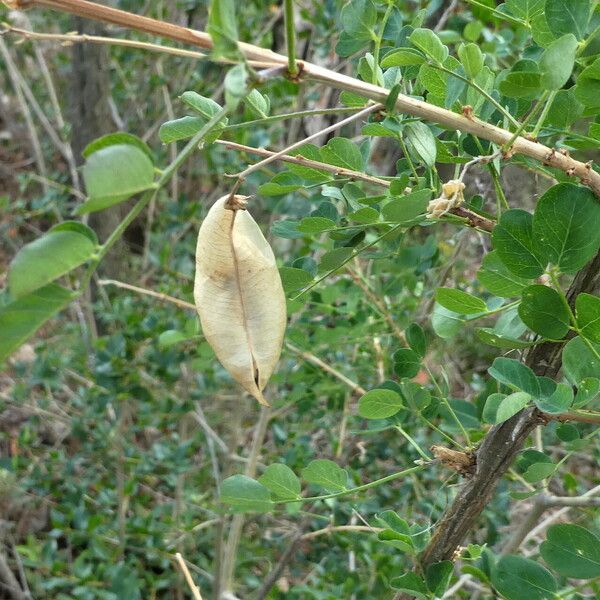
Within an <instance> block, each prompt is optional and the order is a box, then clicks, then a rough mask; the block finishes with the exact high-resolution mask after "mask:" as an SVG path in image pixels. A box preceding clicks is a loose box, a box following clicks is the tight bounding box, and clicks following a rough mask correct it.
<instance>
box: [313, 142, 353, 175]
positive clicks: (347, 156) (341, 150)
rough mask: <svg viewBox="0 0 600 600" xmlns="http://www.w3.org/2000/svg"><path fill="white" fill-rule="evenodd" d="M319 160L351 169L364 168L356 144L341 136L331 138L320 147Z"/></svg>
mask: <svg viewBox="0 0 600 600" xmlns="http://www.w3.org/2000/svg"><path fill="white" fill-rule="evenodd" d="M321 161H322V162H325V163H327V164H329V165H335V166H337V167H343V168H345V169H351V170H352V171H362V169H363V168H364V159H363V156H362V154H361V153H360V150H359V148H358V146H357V145H356V144H355V143H354V142H351V141H350V140H349V139H347V138H343V137H335V138H332V139H330V140H329V142H327V145H326V146H324V147H323V148H321Z"/></svg>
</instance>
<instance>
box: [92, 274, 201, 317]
mask: <svg viewBox="0 0 600 600" xmlns="http://www.w3.org/2000/svg"><path fill="white" fill-rule="evenodd" d="M98 285H114V286H116V287H119V288H123V289H124V290H130V291H132V292H137V293H138V294H144V295H145V296H152V297H153V298H158V299H159V300H163V301H164V302H170V303H171V304H175V305H177V306H179V307H180V308H185V309H189V310H196V306H195V305H194V304H192V303H191V302H186V301H185V300H180V299H179V298H174V297H173V296H169V295H168V294H162V293H160V292H155V291H153V290H149V289H147V288H141V287H138V286H137V285H131V284H130V283H125V282H123V281H117V280H116V279H100V280H98Z"/></svg>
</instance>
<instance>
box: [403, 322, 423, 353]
mask: <svg viewBox="0 0 600 600" xmlns="http://www.w3.org/2000/svg"><path fill="white" fill-rule="evenodd" d="M404 333H405V335H406V341H407V342H408V345H409V346H410V349H411V350H412V351H413V352H415V354H417V355H418V356H419V357H420V358H424V357H425V354H426V353H427V340H426V338H425V332H424V331H423V328H422V327H421V326H420V325H418V324H417V323H411V324H410V325H409V327H408V329H406V331H405V332H404Z"/></svg>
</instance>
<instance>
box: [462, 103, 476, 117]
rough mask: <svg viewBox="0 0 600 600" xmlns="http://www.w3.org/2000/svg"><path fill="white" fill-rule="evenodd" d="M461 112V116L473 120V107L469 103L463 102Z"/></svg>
mask: <svg viewBox="0 0 600 600" xmlns="http://www.w3.org/2000/svg"><path fill="white" fill-rule="evenodd" d="M461 112H462V115H463V117H466V118H467V119H469V120H470V121H473V116H474V115H473V107H472V106H471V105H470V104H465V105H464V106H463V107H462V108H461Z"/></svg>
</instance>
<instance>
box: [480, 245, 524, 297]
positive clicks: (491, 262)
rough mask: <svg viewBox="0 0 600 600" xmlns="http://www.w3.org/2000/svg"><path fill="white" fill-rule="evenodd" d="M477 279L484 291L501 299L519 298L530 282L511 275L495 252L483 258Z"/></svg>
mask: <svg viewBox="0 0 600 600" xmlns="http://www.w3.org/2000/svg"><path fill="white" fill-rule="evenodd" d="M477 278H478V279H479V282H480V283H481V285H483V287H485V289H486V290H488V291H489V292H490V293H492V294H494V295H495V296H500V297H501V298H511V297H514V296H519V295H520V294H521V292H522V291H523V289H524V288H525V287H527V286H528V285H529V284H530V283H531V280H529V279H525V278H523V277H519V276H518V275H515V274H514V273H512V272H511V271H510V270H509V269H508V267H507V266H506V265H505V264H504V262H502V260H501V259H500V256H499V255H498V251H497V250H493V251H492V252H488V253H487V254H486V255H485V256H484V257H483V261H482V263H481V268H480V269H479V271H478V272H477Z"/></svg>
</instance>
